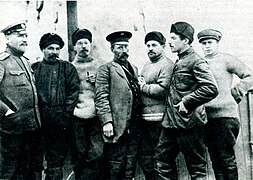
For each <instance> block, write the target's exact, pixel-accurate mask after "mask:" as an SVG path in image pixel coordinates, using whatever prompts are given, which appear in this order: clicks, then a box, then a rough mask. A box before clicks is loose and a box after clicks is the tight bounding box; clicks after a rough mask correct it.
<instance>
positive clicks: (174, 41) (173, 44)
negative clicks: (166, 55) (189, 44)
mask: <svg viewBox="0 0 253 180" xmlns="http://www.w3.org/2000/svg"><path fill="white" fill-rule="evenodd" d="M169 46H170V49H171V52H173V53H176V52H177V53H181V52H182V51H183V50H184V48H185V39H183V40H181V39H180V37H179V35H177V34H175V33H170V39H169Z"/></svg>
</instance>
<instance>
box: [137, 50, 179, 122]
mask: <svg viewBox="0 0 253 180" xmlns="http://www.w3.org/2000/svg"><path fill="white" fill-rule="evenodd" d="M173 67H174V63H173V62H172V60H170V59H169V58H167V57H166V56H164V54H162V55H161V56H160V57H159V58H158V59H156V61H153V62H152V61H148V62H146V63H145V65H144V66H143V68H142V71H141V74H140V75H141V76H142V77H144V79H145V81H146V84H145V85H143V87H142V89H141V100H142V118H143V119H144V120H147V121H161V120H162V117H163V113H164V111H165V102H166V97H167V92H168V87H169V83H170V80H171V75H172V70H173Z"/></svg>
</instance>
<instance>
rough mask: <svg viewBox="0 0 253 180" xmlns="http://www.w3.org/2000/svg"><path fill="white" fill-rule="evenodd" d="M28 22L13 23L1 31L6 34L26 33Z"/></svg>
mask: <svg viewBox="0 0 253 180" xmlns="http://www.w3.org/2000/svg"><path fill="white" fill-rule="evenodd" d="M26 23H27V21H21V22H18V23H14V24H11V25H9V26H7V27H6V28H4V29H3V30H1V32H2V33H4V35H9V34H11V33H14V32H19V33H22V32H25V33H26Z"/></svg>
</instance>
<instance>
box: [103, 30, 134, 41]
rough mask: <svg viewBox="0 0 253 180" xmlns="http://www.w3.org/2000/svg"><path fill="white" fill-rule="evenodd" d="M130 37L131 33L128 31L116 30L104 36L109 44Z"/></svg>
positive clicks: (126, 39)
mask: <svg viewBox="0 0 253 180" xmlns="http://www.w3.org/2000/svg"><path fill="white" fill-rule="evenodd" d="M131 37H132V33H130V32H128V31H116V32H113V33H111V34H109V35H108V36H106V40H107V41H109V42H110V43H111V44H114V43H116V42H122V41H123V42H128V40H129V39H130V38H131Z"/></svg>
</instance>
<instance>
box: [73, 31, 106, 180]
mask: <svg viewBox="0 0 253 180" xmlns="http://www.w3.org/2000/svg"><path fill="white" fill-rule="evenodd" d="M72 43H73V46H74V50H75V51H76V56H75V59H74V61H73V62H72V64H73V65H74V66H75V67H76V69H77V72H78V75H79V79H80V92H79V98H78V102H77V105H76V107H75V109H74V116H73V123H74V140H73V144H74V146H73V154H72V155H73V156H72V157H73V163H74V168H73V169H74V172H75V179H76V180H83V179H89V180H97V179H101V180H103V176H102V171H101V167H102V166H101V165H102V157H103V144H104V142H103V138H102V134H101V125H100V122H99V119H98V117H97V113H96V109H95V103H94V97H95V80H96V74H97V70H98V68H99V67H100V66H101V65H102V64H105V61H103V60H101V59H98V58H95V57H93V56H91V50H92V34H91V32H90V31H89V30H88V29H77V30H76V31H74V33H73V34H72Z"/></svg>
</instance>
